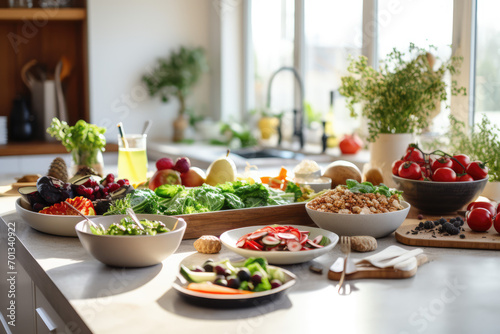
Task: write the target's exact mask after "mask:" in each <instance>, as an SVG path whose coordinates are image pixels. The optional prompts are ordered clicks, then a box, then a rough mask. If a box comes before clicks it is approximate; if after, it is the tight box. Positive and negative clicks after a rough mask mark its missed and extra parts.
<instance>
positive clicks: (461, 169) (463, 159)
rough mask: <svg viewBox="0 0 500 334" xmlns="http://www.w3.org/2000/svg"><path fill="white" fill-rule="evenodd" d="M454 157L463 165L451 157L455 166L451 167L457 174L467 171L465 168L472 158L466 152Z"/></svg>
mask: <svg viewBox="0 0 500 334" xmlns="http://www.w3.org/2000/svg"><path fill="white" fill-rule="evenodd" d="M453 158H455V159H456V160H458V162H460V163H461V164H462V165H463V167H462V166H460V164H459V163H458V162H457V161H456V160H454V159H451V161H452V164H453V166H451V169H453V170H454V171H455V173H457V174H463V173H465V169H466V168H467V166H468V165H469V164H470V158H469V157H468V156H467V155H465V154H457V155H454V156H453Z"/></svg>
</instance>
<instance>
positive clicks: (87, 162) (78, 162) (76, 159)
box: [71, 148, 104, 175]
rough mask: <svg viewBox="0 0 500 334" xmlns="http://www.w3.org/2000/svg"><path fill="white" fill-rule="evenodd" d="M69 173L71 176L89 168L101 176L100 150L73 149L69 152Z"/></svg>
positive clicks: (102, 162)
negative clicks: (70, 163) (81, 169)
mask: <svg viewBox="0 0 500 334" xmlns="http://www.w3.org/2000/svg"><path fill="white" fill-rule="evenodd" d="M71 157H72V159H71V161H72V165H71V171H72V174H73V175H74V174H76V172H78V170H79V169H80V168H82V167H85V166H87V167H91V168H93V169H94V170H95V171H96V172H97V173H98V174H99V175H103V170H104V159H103V157H102V151H101V150H100V149H95V150H91V151H89V150H80V149H78V148H75V149H74V150H72V151H71Z"/></svg>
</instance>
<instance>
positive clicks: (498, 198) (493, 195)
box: [481, 182, 500, 203]
mask: <svg viewBox="0 0 500 334" xmlns="http://www.w3.org/2000/svg"><path fill="white" fill-rule="evenodd" d="M481 196H484V197H486V198H488V199H490V200H492V201H495V202H497V203H499V202H500V182H486V186H485V187H484V190H483V192H482V193H481Z"/></svg>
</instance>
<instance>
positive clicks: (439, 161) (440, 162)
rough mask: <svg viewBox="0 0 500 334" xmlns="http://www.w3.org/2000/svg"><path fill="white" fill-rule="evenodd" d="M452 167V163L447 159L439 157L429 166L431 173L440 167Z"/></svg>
mask: <svg viewBox="0 0 500 334" xmlns="http://www.w3.org/2000/svg"><path fill="white" fill-rule="evenodd" d="M452 166H453V162H452V161H451V159H450V158H448V157H441V158H439V159H436V160H434V161H433V162H432V164H431V168H432V170H433V171H434V170H436V169H438V168H441V167H448V168H451V167H452Z"/></svg>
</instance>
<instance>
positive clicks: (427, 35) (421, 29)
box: [377, 0, 453, 131]
mask: <svg viewBox="0 0 500 334" xmlns="http://www.w3.org/2000/svg"><path fill="white" fill-rule="evenodd" d="M430 9H432V10H430ZM377 17H378V27H379V32H378V41H377V42H378V48H377V50H378V55H377V56H378V59H384V58H385V57H386V55H387V54H389V53H390V52H392V50H393V49H394V48H396V49H397V50H398V51H401V52H405V51H407V50H408V47H409V45H410V43H414V44H415V45H416V46H418V47H420V48H425V49H427V48H428V47H429V46H430V45H432V46H434V47H436V48H437V50H432V52H431V53H433V54H434V56H435V57H437V58H438V59H441V60H443V61H446V60H447V59H449V58H450V57H451V44H452V36H453V0H441V1H435V0H420V1H408V0H406V1H398V2H395V1H394V0H378V11H377ZM439 65H440V64H439V63H437V64H436V65H435V67H437V66H439ZM444 80H445V82H446V84H447V85H448V87H450V85H451V76H449V75H448V76H446V77H445V78H444ZM450 93H451V92H450V91H449V92H448V96H449V95H450ZM448 103H449V101H448ZM445 106H446V102H443V103H442V105H441V108H438V109H437V110H435V111H434V112H431V116H434V118H433V124H430V128H429V130H433V129H435V130H438V131H444V129H445V128H446V127H447V126H448V125H449V122H448V115H449V114H450V111H449V109H446V108H445Z"/></svg>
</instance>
